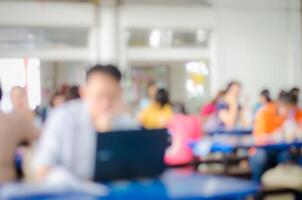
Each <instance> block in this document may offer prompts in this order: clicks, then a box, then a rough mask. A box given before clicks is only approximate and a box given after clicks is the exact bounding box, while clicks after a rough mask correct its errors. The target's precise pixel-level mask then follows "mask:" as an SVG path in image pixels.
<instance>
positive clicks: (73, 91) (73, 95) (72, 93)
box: [66, 85, 80, 100]
mask: <svg viewBox="0 0 302 200" xmlns="http://www.w3.org/2000/svg"><path fill="white" fill-rule="evenodd" d="M66 98H67V100H73V99H79V98H80V93H79V86H77V85H74V86H71V87H70V88H69V89H68V91H67V94H66Z"/></svg>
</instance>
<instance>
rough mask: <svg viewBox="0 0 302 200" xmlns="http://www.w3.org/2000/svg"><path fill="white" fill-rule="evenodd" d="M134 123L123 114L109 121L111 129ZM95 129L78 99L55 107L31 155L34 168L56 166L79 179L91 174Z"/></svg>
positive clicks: (94, 148) (90, 176) (93, 159)
mask: <svg viewBox="0 0 302 200" xmlns="http://www.w3.org/2000/svg"><path fill="white" fill-rule="evenodd" d="M137 127H138V126H137V123H136V122H135V121H134V120H131V119H130V117H127V116H126V115H121V116H120V117H118V118H116V119H115V120H114V122H113V125H112V129H113V130H121V129H124V130H125V129H134V128H137ZM96 137H97V131H96V130H95V129H94V127H93V125H92V122H91V119H90V116H89V113H88V109H87V106H86V105H85V103H84V102H82V101H81V100H76V101H71V102H69V103H66V104H64V105H63V106H61V107H59V108H57V109H55V110H54V111H53V112H52V113H51V114H50V116H49V119H48V120H47V121H46V125H45V129H44V131H43V134H42V137H41V138H40V141H39V144H38V146H37V149H36V154H35V157H34V168H35V169H37V168H39V167H40V166H50V167H54V168H55V167H60V168H64V169H65V170H67V171H69V172H71V173H72V174H74V175H75V176H77V177H79V178H81V179H91V178H92V177H93V175H94V165H95V154H96Z"/></svg>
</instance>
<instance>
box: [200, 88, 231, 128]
mask: <svg viewBox="0 0 302 200" xmlns="http://www.w3.org/2000/svg"><path fill="white" fill-rule="evenodd" d="M224 94H225V91H223V90H221V91H219V92H218V93H217V95H216V96H215V97H214V99H213V100H212V101H210V102H209V103H208V104H206V105H205V106H203V107H202V108H201V110H200V116H201V123H202V124H203V130H204V131H205V132H210V131H214V130H215V129H217V128H219V125H220V124H219V119H218V116H217V104H218V103H219V102H221V101H222V100H223V97H224Z"/></svg>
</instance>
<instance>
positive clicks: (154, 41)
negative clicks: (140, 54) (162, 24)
mask: <svg viewBox="0 0 302 200" xmlns="http://www.w3.org/2000/svg"><path fill="white" fill-rule="evenodd" d="M160 39H161V33H160V30H159V29H154V30H152V31H151V33H150V38H149V44H150V46H151V47H155V48H156V47H159V46H160Z"/></svg>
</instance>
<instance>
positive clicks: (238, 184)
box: [8, 170, 260, 200]
mask: <svg viewBox="0 0 302 200" xmlns="http://www.w3.org/2000/svg"><path fill="white" fill-rule="evenodd" d="M107 186H108V188H109V191H110V192H109V194H108V195H106V196H103V197H98V196H93V195H88V194H83V193H76V192H66V193H60V194H39V195H32V196H22V197H19V198H18V197H14V198H9V199H8V200H36V199H47V200H50V199H55V200H61V199H62V200H63V199H64V200H68V199H72V200H76V199H81V200H86V199H87V200H97V199H104V200H116V199H147V200H148V199H150V200H151V199H152V200H153V199H162V200H168V199H169V200H170V199H175V200H195V199H196V200H220V199H244V198H246V197H247V196H250V195H255V194H256V193H257V192H258V191H259V190H260V186H259V185H258V184H257V183H255V182H251V181H246V180H241V179H236V178H230V177H223V176H209V175H200V174H197V173H192V172H185V171H179V170H177V171H176V170H173V171H167V172H165V173H164V174H163V175H162V176H161V177H160V178H159V179H155V180H141V181H131V182H122V183H119V182H115V183H110V184H107Z"/></svg>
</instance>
